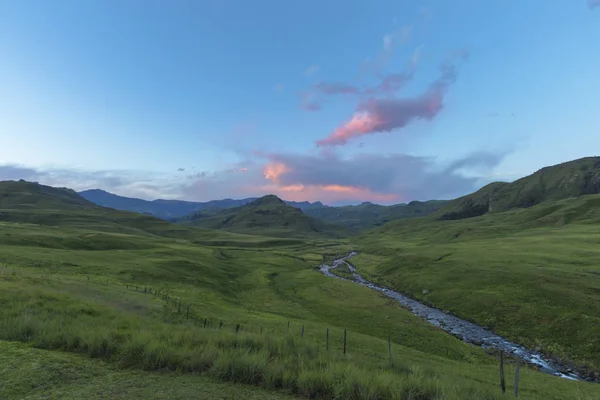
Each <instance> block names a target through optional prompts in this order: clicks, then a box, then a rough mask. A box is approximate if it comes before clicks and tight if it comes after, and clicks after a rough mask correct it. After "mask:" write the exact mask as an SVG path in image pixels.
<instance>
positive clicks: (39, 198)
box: [0, 180, 93, 209]
mask: <svg viewBox="0 0 600 400" xmlns="http://www.w3.org/2000/svg"><path fill="white" fill-rule="evenodd" d="M65 206H69V207H76V208H80V207H89V206H93V204H92V203H91V202H89V201H87V200H86V199H84V198H83V197H81V196H80V195H78V194H77V192H75V191H74V190H71V189H67V188H55V187H51V186H44V185H40V184H38V183H37V182H28V181H24V180H20V181H3V182H0V209H30V208H61V207H65Z"/></svg>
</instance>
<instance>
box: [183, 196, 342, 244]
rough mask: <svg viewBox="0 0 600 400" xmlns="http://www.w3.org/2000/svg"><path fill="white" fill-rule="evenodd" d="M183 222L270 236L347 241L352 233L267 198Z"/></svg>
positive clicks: (197, 214) (279, 201)
mask: <svg viewBox="0 0 600 400" xmlns="http://www.w3.org/2000/svg"><path fill="white" fill-rule="evenodd" d="M180 222H181V223H182V224H186V225H191V226H196V227H202V228H209V229H224V230H228V231H232V232H240V233H253V234H259V235H265V234H268V235H270V236H291V237H293V236H312V235H318V236H329V237H345V236H348V235H349V234H350V233H351V232H350V230H349V229H347V228H345V227H342V226H336V225H333V224H328V223H326V222H323V221H320V220H318V219H315V218H312V217H310V216H308V215H306V214H304V213H303V212H302V211H301V210H300V209H298V208H296V207H292V206H290V205H288V204H286V202H284V201H283V200H281V199H280V198H278V197H277V196H275V195H267V196H264V197H261V198H259V199H256V200H254V201H252V202H250V203H248V204H245V205H243V206H240V207H234V208H230V209H225V210H221V211H218V212H217V213H215V214H207V213H204V212H202V211H199V212H196V213H192V214H191V215H189V216H187V217H184V218H182V219H181V220H180Z"/></svg>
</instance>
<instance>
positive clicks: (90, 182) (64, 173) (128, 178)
mask: <svg viewBox="0 0 600 400" xmlns="http://www.w3.org/2000/svg"><path fill="white" fill-rule="evenodd" d="M19 179H24V180H27V181H31V182H39V183H40V184H43V185H48V186H57V187H68V188H71V189H73V190H76V191H82V190H86V189H98V188H100V189H104V190H106V191H109V192H112V193H117V194H119V195H122V196H127V197H136V198H143V199H151V200H153V199H157V198H166V199H169V198H177V197H179V196H181V190H180V185H181V182H182V181H183V179H184V178H173V177H172V175H170V174H161V173H140V172H133V171H81V170H77V169H68V168H28V167H23V166H19V165H10V164H7V165H0V181H4V180H19Z"/></svg>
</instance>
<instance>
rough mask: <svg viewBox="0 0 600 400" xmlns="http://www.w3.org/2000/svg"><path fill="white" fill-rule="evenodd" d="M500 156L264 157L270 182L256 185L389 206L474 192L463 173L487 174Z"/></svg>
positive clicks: (473, 181) (472, 182)
mask: <svg viewBox="0 0 600 400" xmlns="http://www.w3.org/2000/svg"><path fill="white" fill-rule="evenodd" d="M504 155H505V154H504V153H483V152H482V153H475V154H471V155H469V156H466V157H463V158H461V159H458V160H454V161H452V162H450V163H447V164H439V163H438V162H437V160H436V159H434V158H428V157H418V156H411V155H406V154H388V155H379V154H360V155H356V156H354V157H349V158H341V157H339V156H337V155H331V154H330V155H327V156H323V155H315V156H310V155H296V154H269V155H266V158H267V163H266V165H265V166H264V167H263V176H264V178H265V179H266V180H267V181H269V183H268V184H266V185H262V186H261V187H262V188H263V190H264V189H267V188H268V189H269V190H270V191H273V192H275V193H277V194H280V195H281V196H282V197H284V198H286V199H288V200H294V199H309V200H319V199H320V200H325V201H330V202H361V201H373V202H381V203H393V202H400V201H409V200H414V199H419V200H425V199H440V198H453V197H458V196H461V195H464V194H465V193H468V192H470V191H473V190H475V189H476V188H477V185H478V183H479V178H477V177H473V176H466V175H464V171H465V170H467V171H471V172H473V171H475V172H478V173H482V172H483V173H486V172H489V171H490V170H491V169H492V168H493V167H495V166H496V165H498V164H499V163H500V161H501V160H502V159H503V157H504ZM292 197H293V198H292Z"/></svg>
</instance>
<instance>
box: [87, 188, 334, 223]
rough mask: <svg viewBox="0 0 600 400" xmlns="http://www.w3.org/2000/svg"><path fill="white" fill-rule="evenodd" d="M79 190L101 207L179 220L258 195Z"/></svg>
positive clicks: (307, 204)
mask: <svg viewBox="0 0 600 400" xmlns="http://www.w3.org/2000/svg"><path fill="white" fill-rule="evenodd" d="M79 194H80V195H81V197H83V198H84V199H86V200H88V201H90V202H92V203H94V204H96V205H99V206H102V207H108V208H113V209H115V210H122V211H131V212H136V213H140V214H146V215H152V216H154V217H157V218H161V219H164V220H176V219H179V218H182V217H185V216H186V215H189V214H192V213H194V212H197V211H203V212H208V213H212V214H214V213H215V212H217V211H219V210H223V209H226V208H233V207H239V206H243V205H244V204H248V203H250V202H252V201H254V200H256V199H257V198H256V197H248V198H245V199H221V200H210V201H205V202H196V201H182V200H164V199H158V200H151V201H150V200H143V199H137V198H132V197H124V196H119V195H116V194H113V193H109V192H107V191H104V190H101V189H90V190H84V191H81V192H79ZM286 204H288V205H290V206H292V207H296V208H299V209H301V210H305V209H312V208H321V207H324V206H323V204H322V203H321V202H318V201H317V202H315V203H310V202H308V201H302V202H296V201H286Z"/></svg>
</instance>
